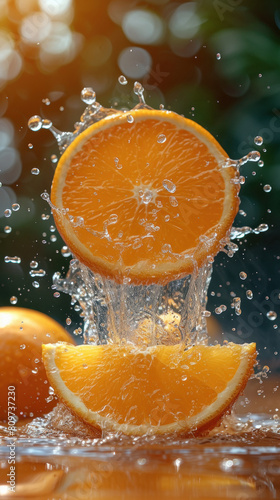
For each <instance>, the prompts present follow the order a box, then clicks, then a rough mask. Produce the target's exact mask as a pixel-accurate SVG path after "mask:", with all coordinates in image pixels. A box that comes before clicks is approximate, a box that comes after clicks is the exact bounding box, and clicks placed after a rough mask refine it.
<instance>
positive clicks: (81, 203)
mask: <svg viewBox="0 0 280 500" xmlns="http://www.w3.org/2000/svg"><path fill="white" fill-rule="evenodd" d="M226 160H227V155H226V153H225V152H224V150H223V149H222V148H221V146H220V145H219V144H218V143H217V141H216V140H215V139H214V138H213V137H212V136H211V135H210V134H209V133H208V132H207V131H206V130H205V129H203V128H202V127H201V126H199V125H198V124H196V123H195V122H193V121H191V120H187V119H186V118H183V117H182V116H179V115H177V114H176V113H173V112H170V111H162V110H161V111H159V110H158V111H157V110H150V109H137V110H133V111H130V112H129V113H117V114H115V115H111V116H108V117H107V118H105V119H103V120H101V121H100V122H97V123H95V124H93V125H91V126H90V127H89V128H88V129H87V130H85V131H84V132H83V133H81V134H80V135H79V136H78V137H77V138H76V139H75V140H74V141H73V142H72V144H70V146H69V147H68V149H67V150H66V152H65V153H64V154H63V155H62V157H61V159H60V162H59V164H58V167H57V169H56V172H55V175H54V179H53V184H52V191H51V202H52V204H53V206H54V218H55V221H56V224H57V227H58V230H59V231H60V233H61V235H62V237H63V238H64V240H65V242H66V243H67V245H68V246H69V247H70V249H71V250H72V252H73V253H74V254H75V255H76V256H77V257H78V258H79V259H80V260H81V261H82V262H83V263H84V264H86V265H87V266H88V267H90V269H92V270H93V271H96V272H99V273H100V274H103V275H105V276H107V277H110V278H113V279H115V280H116V281H120V282H122V281H123V280H124V278H130V280H131V281H132V282H133V283H136V284H137V283H141V284H143V283H153V282H161V283H166V282H168V281H170V280H173V279H177V278H179V277H181V276H184V275H186V274H189V273H191V272H192V271H193V269H194V266H195V265H196V264H197V265H198V266H201V265H202V264H203V262H204V261H206V259H207V257H208V256H213V255H215V254H216V253H217V252H218V251H219V250H220V248H221V247H222V246H223V245H224V244H225V242H224V241H221V240H223V238H225V237H226V235H227V234H228V232H229V229H230V227H231V225H232V222H233V220H234V217H235V215H236V213H237V210H238V205H239V199H238V190H239V187H238V183H236V182H234V179H235V177H236V176H237V172H236V170H235V169H234V168H233V167H229V166H227V167H225V165H226Z"/></svg>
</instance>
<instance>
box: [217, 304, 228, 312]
mask: <svg viewBox="0 0 280 500" xmlns="http://www.w3.org/2000/svg"><path fill="white" fill-rule="evenodd" d="M226 310H227V306H225V305H224V304H222V305H221V306H219V307H216V309H215V313H216V314H222V313H223V312H225V311H226Z"/></svg>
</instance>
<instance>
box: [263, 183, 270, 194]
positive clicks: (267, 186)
mask: <svg viewBox="0 0 280 500" xmlns="http://www.w3.org/2000/svg"><path fill="white" fill-rule="evenodd" d="M263 190H264V192H265V193H270V191H271V190H272V187H271V186H270V184H265V186H264V187H263Z"/></svg>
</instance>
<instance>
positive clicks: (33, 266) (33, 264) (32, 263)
mask: <svg viewBox="0 0 280 500" xmlns="http://www.w3.org/2000/svg"><path fill="white" fill-rule="evenodd" d="M29 265H30V267H31V269H36V267H38V262H36V260H32V261H31V262H30V264H29Z"/></svg>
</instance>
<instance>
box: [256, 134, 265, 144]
mask: <svg viewBox="0 0 280 500" xmlns="http://www.w3.org/2000/svg"><path fill="white" fill-rule="evenodd" d="M254 143H255V144H256V146H261V145H262V143H263V138H262V137H261V136H260V135H257V136H256V137H255V139H254Z"/></svg>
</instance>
